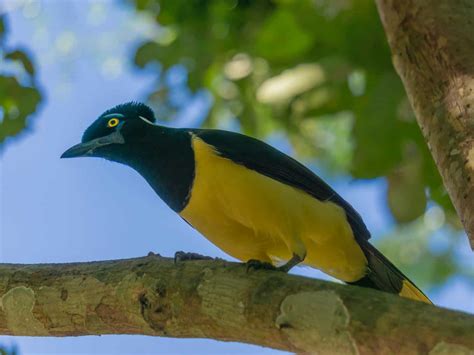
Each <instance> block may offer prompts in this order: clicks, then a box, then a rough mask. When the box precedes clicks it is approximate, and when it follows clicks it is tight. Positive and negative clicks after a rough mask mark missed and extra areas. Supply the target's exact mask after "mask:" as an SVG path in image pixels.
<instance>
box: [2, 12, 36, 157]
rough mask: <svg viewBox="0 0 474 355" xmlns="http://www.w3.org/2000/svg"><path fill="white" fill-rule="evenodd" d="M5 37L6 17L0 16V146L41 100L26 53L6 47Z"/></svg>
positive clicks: (22, 127)
mask: <svg viewBox="0 0 474 355" xmlns="http://www.w3.org/2000/svg"><path fill="white" fill-rule="evenodd" d="M6 37H7V30H6V18H5V16H0V149H1V147H2V144H3V143H4V141H5V140H6V139H7V138H8V137H13V136H16V135H18V134H19V133H21V132H22V131H23V130H25V128H27V126H28V125H29V124H30V122H28V120H27V118H28V116H30V115H31V114H32V113H34V112H36V110H37V108H38V105H39V104H40V102H41V100H42V95H41V93H40V89H39V87H38V86H37V84H36V80H35V67H34V65H33V63H32V61H31V59H30V57H29V56H28V54H26V52H25V51H24V50H21V49H18V48H15V49H10V48H8V47H7V44H6V42H7V41H6Z"/></svg>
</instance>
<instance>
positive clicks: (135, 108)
mask: <svg viewBox="0 0 474 355" xmlns="http://www.w3.org/2000/svg"><path fill="white" fill-rule="evenodd" d="M113 113H120V114H122V115H124V116H125V117H126V118H129V119H131V118H138V116H141V117H144V118H146V119H147V120H148V121H150V122H155V120H156V119H155V114H154V113H153V110H152V109H151V108H149V107H148V106H147V105H145V104H143V103H141V102H134V101H132V102H127V103H125V104H120V105H117V106H115V107H113V108H111V109H108V110H107V111H105V112H104V113H103V114H102V115H101V117H103V116H106V115H110V114H113Z"/></svg>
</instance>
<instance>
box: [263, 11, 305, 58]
mask: <svg viewBox="0 0 474 355" xmlns="http://www.w3.org/2000/svg"><path fill="white" fill-rule="evenodd" d="M312 43H313V38H312V36H311V35H310V34H308V33H306V32H305V31H304V29H302V28H301V27H300V26H299V24H298V20H297V19H296V18H295V16H294V14H293V13H291V12H289V11H285V10H277V11H275V12H274V13H273V14H272V15H271V16H270V17H269V18H268V19H267V20H266V21H265V23H264V25H263V27H262V29H261V32H260V34H259V35H258V36H257V38H256V45H255V46H256V52H257V54H258V55H261V56H262V57H264V58H266V59H269V60H275V61H279V62H282V61H286V60H290V59H293V58H294V57H297V56H301V55H303V54H304V53H305V52H306V51H308V50H309V48H310V47H311V45H312Z"/></svg>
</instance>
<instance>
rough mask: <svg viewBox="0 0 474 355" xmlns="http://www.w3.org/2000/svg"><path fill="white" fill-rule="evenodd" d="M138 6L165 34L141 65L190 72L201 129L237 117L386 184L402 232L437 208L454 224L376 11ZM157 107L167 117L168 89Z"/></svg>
mask: <svg viewBox="0 0 474 355" xmlns="http://www.w3.org/2000/svg"><path fill="white" fill-rule="evenodd" d="M134 4H135V7H136V9H137V10H138V11H141V12H145V13H148V14H149V15H151V16H152V17H153V18H155V19H156V22H157V27H158V29H159V30H158V31H157V33H158V34H157V36H156V37H155V38H153V39H152V40H148V41H146V42H145V43H142V44H141V45H140V47H139V48H138V49H137V51H136V53H135V59H134V60H135V64H136V65H137V66H138V67H140V68H144V67H146V66H147V65H149V64H152V63H156V64H159V65H161V66H162V68H163V69H165V70H166V69H169V68H171V67H173V66H174V65H176V64H182V65H184V66H185V67H186V68H187V70H188V73H189V75H188V84H189V87H190V88H191V89H193V90H196V89H198V88H201V87H204V88H206V89H207V90H209V91H210V92H211V93H212V95H213V99H214V104H213V107H212V110H211V112H210V114H209V116H208V118H207V119H206V121H205V122H204V125H205V126H209V127H217V126H219V124H220V123H221V122H222V121H223V120H225V119H228V118H229V117H232V118H233V119H235V120H237V121H238V124H239V126H240V128H241V130H242V131H243V132H244V133H246V134H250V135H253V136H258V137H263V138H265V137H267V136H268V135H270V134H272V133H274V132H284V133H285V135H286V137H287V138H288V140H289V141H290V142H291V144H292V146H293V148H294V149H295V151H296V154H298V155H299V156H300V157H302V158H308V157H311V158H318V159H319V161H322V162H324V163H325V165H326V167H328V168H329V170H330V171H332V172H333V173H349V174H351V175H352V176H353V177H355V178H362V179H368V178H375V177H380V176H384V177H386V178H387V181H388V185H389V187H388V192H387V197H388V204H389V206H390V209H391V211H392V214H393V216H394V217H395V219H396V220H397V221H398V222H401V223H405V222H410V221H414V220H416V219H417V218H418V217H420V216H421V215H422V214H423V213H424V211H425V209H426V206H427V202H428V200H429V199H432V200H434V201H435V202H436V203H437V204H439V205H440V206H442V207H443V208H444V209H445V212H446V213H447V214H449V215H452V216H454V211H453V208H452V206H451V203H450V200H449V197H448V195H447V194H446V192H445V190H444V187H443V184H442V182H441V179H440V177H439V174H438V172H437V170H436V167H435V165H434V163H433V161H432V158H431V155H430V153H429V151H428V149H427V146H426V143H425V141H424V139H423V137H422V135H421V133H420V129H419V128H418V126H417V123H416V121H415V118H414V115H413V113H412V111H411V109H410V106H409V103H408V100H407V98H406V96H405V92H404V90H403V86H402V84H401V82H400V79H399V78H398V76H397V75H396V73H395V72H394V69H393V67H392V64H391V60H390V52H389V49H388V46H387V43H386V39H385V35H384V32H383V29H382V26H381V24H380V20H379V17H378V14H377V11H376V8H375V5H374V3H373V0H337V1H329V0H274V1H250V0H232V1H231V0H229V1H207V0H161V1H153V0H135V1H134ZM152 67H153V66H152ZM149 101H150V103H151V104H152V105H155V106H160V107H162V106H163V105H166V104H167V103H166V88H164V87H163V86H159V87H158V88H156V90H154V91H153V92H151V93H150V95H149ZM450 220H454V219H453V218H450Z"/></svg>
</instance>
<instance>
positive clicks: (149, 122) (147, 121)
mask: <svg viewBox="0 0 474 355" xmlns="http://www.w3.org/2000/svg"><path fill="white" fill-rule="evenodd" d="M138 117H140V118H141V119H142V120H143V121H145V122H146V123H148V124H151V125H152V126H154V125H155V124H154V123H153V122H151V121H149V120H147V119H146V118H145V117H142V116H138Z"/></svg>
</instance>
